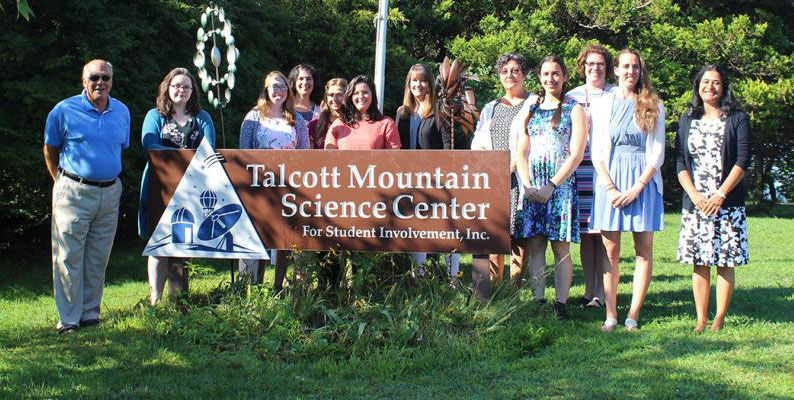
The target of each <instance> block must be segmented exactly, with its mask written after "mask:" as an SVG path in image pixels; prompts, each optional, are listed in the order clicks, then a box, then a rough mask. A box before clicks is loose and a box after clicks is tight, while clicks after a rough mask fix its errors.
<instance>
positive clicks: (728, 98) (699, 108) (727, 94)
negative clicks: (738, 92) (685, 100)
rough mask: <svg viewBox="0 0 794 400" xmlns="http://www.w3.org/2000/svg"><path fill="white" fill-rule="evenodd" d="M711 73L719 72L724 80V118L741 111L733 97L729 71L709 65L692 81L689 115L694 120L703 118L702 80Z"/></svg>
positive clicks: (721, 101) (721, 99) (716, 65)
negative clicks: (707, 73)
mask: <svg viewBox="0 0 794 400" xmlns="http://www.w3.org/2000/svg"><path fill="white" fill-rule="evenodd" d="M709 71H717V73H718V74H720V79H722V97H720V109H721V110H722V115H723V117H726V116H728V115H730V114H731V113H732V112H734V111H736V110H738V109H739V104H738V103H737V102H736V98H735V97H733V91H732V90H731V83H730V82H731V81H730V76H729V75H728V71H727V70H726V69H725V68H723V67H722V66H721V65H718V64H708V65H705V66H703V68H701V69H700V71H698V73H697V74H695V79H694V80H693V81H692V102H691V103H689V106H688V108H689V111H688V115H689V116H690V117H691V118H693V119H698V118H700V117H702V116H703V99H702V98H701V97H700V90H699V89H700V80H701V79H703V75H705V74H706V72H709Z"/></svg>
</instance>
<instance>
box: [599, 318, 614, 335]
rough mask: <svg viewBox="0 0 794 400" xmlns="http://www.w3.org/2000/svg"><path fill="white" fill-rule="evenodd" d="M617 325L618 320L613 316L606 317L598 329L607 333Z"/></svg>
mask: <svg viewBox="0 0 794 400" xmlns="http://www.w3.org/2000/svg"><path fill="white" fill-rule="evenodd" d="M617 326H618V320H616V319H614V318H607V319H606V321H604V325H601V328H600V329H601V332H606V333H609V332H612V331H614V330H615V328H616V327H617Z"/></svg>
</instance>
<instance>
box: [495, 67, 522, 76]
mask: <svg viewBox="0 0 794 400" xmlns="http://www.w3.org/2000/svg"><path fill="white" fill-rule="evenodd" d="M522 73H523V71H521V70H520V69H507V68H505V69H503V70H501V71H499V74H500V75H515V76H518V75H521V74H522Z"/></svg>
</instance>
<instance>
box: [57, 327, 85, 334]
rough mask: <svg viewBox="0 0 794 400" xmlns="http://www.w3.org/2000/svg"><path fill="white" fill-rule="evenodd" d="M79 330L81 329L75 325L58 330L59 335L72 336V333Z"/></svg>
mask: <svg viewBox="0 0 794 400" xmlns="http://www.w3.org/2000/svg"><path fill="white" fill-rule="evenodd" d="M78 329H80V328H79V327H77V326H74V325H64V326H62V327H60V328H58V329H57V331H58V334H59V335H71V334H72V333H75V332H77V330H78Z"/></svg>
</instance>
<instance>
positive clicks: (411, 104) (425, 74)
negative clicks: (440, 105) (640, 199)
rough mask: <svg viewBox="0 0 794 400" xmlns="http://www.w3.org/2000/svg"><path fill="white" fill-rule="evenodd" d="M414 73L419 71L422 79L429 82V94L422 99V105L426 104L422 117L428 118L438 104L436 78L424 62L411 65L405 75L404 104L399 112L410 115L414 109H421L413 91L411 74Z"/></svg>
mask: <svg viewBox="0 0 794 400" xmlns="http://www.w3.org/2000/svg"><path fill="white" fill-rule="evenodd" d="M414 73H418V74H419V75H420V76H421V79H422V80H423V81H425V82H427V95H425V99H424V100H422V105H423V106H424V111H423V112H422V118H427V117H430V116H431V115H433V107H434V106H435V104H436V85H435V81H436V79H435V78H434V77H433V73H432V72H431V71H430V68H427V67H426V66H425V65H424V64H414V65H412V66H411V69H409V70H408V74H407V75H406V76H405V91H404V92H403V105H402V107H400V108H399V109H398V110H397V112H398V113H399V114H400V115H410V114H411V113H412V112H413V111H414V110H418V109H419V107H418V106H419V104H418V103H417V101H416V98H414V95H413V94H412V93H411V76H412V75H413V74H414Z"/></svg>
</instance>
